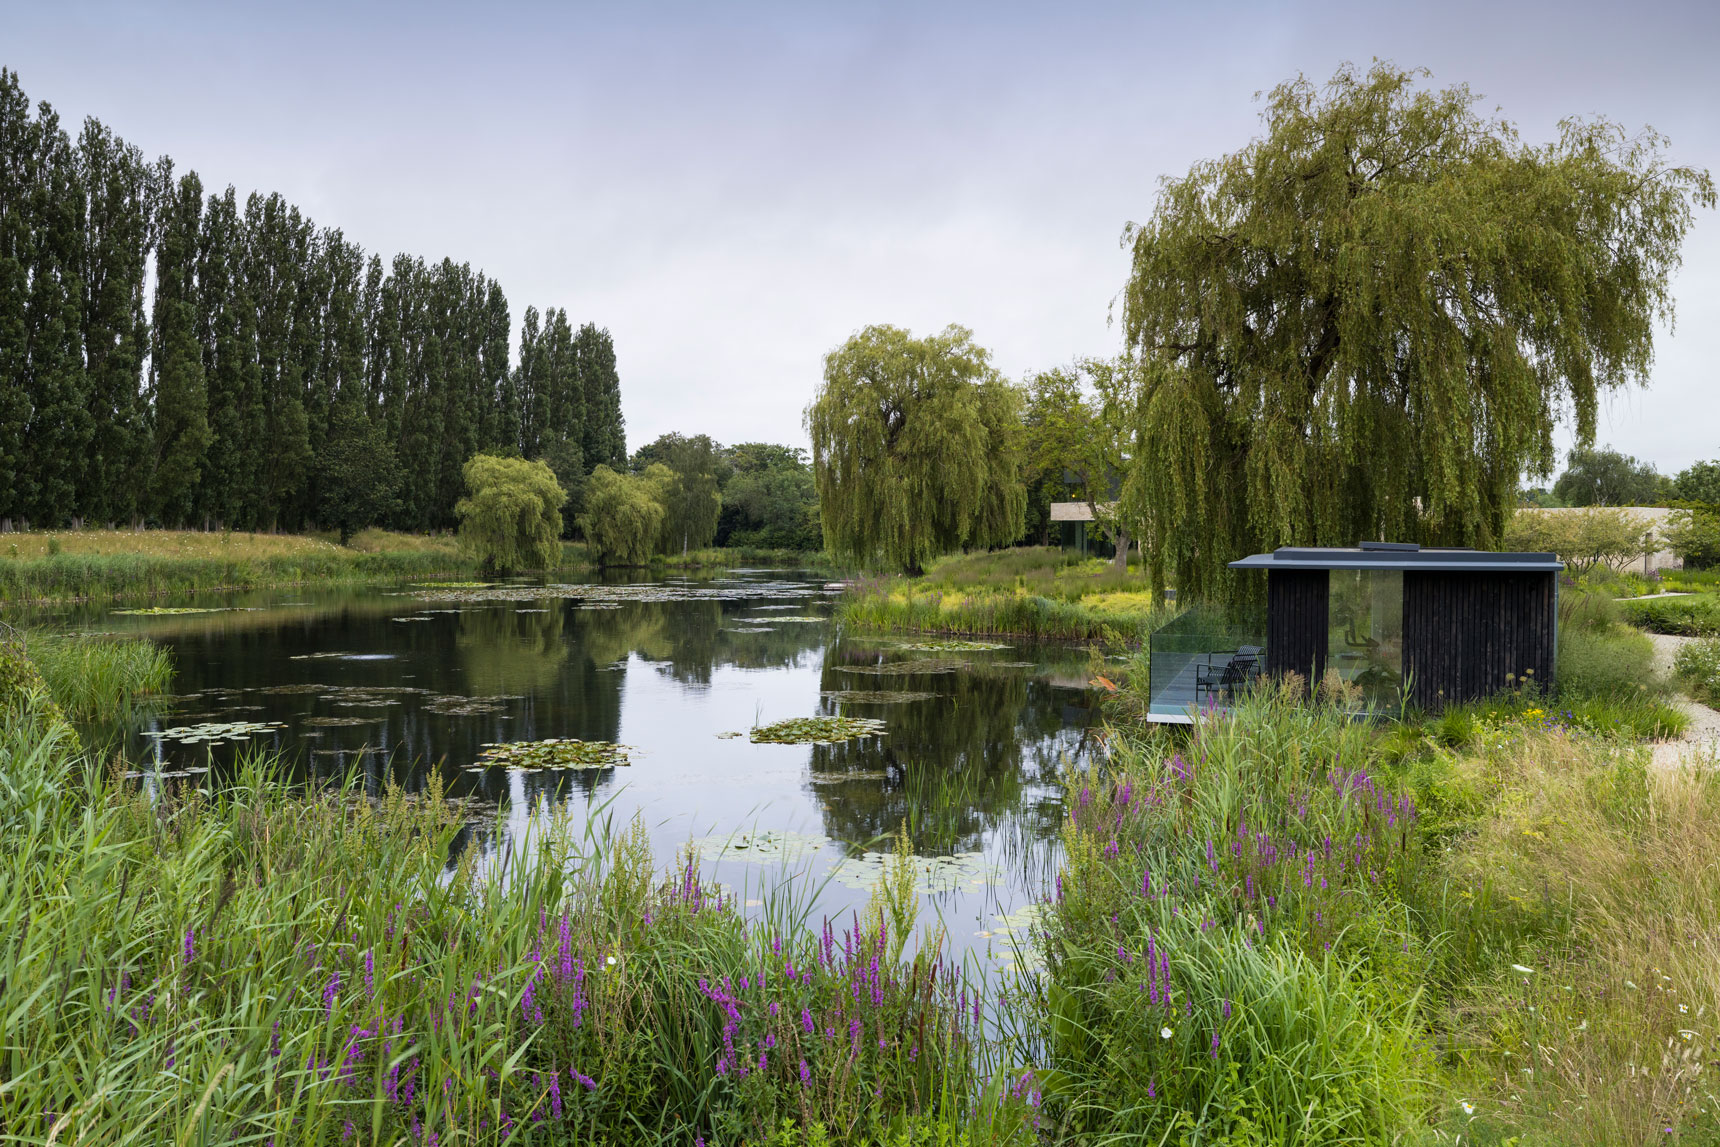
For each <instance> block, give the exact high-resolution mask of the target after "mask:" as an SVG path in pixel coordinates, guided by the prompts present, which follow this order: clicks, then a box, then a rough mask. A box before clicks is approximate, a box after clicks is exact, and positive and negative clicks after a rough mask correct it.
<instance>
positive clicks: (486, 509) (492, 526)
mask: <svg viewBox="0 0 1720 1147" xmlns="http://www.w3.org/2000/svg"><path fill="white" fill-rule="evenodd" d="M465 478H466V488H467V490H468V491H469V494H468V495H467V496H466V497H464V498H462V499H460V501H459V504H457V505H456V506H455V507H454V512H455V513H456V514H458V515H459V517H460V546H461V548H462V549H464V550H465V551H466V552H467V553H470V554H471V555H472V556H473V557H475V558H477V560H478V562H479V564H480V566H481V567H482V568H483V569H484V570H485V571H491V572H493V571H504V570H516V569H553V568H554V567H555V565H556V564H557V562H558V561H559V560H560V557H561V505H562V503H563V502H564V501H566V500H567V494H566V493H565V492H564V491H563V490H562V488H561V487H560V486H558V485H556V482H555V475H554V474H553V473H551V472H550V468H549V467H548V466H546V465H544V464H543V463H542V462H527V461H525V460H524V459H520V458H498V457H496V456H495V455H492V454H475V455H473V456H472V459H471V460H470V461H469V462H467V463H466V467H465Z"/></svg>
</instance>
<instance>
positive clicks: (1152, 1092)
mask: <svg viewBox="0 0 1720 1147" xmlns="http://www.w3.org/2000/svg"><path fill="white" fill-rule="evenodd" d="M1158 1097H1159V1093H1158V1092H1157V1091H1156V1090H1154V1088H1153V1081H1152V1080H1151V1079H1148V1080H1147V1098H1148V1099H1157V1098H1158Z"/></svg>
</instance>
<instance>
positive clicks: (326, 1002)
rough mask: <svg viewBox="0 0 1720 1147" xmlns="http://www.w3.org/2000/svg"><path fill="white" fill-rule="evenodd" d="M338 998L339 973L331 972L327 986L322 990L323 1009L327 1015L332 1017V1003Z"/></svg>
mask: <svg viewBox="0 0 1720 1147" xmlns="http://www.w3.org/2000/svg"><path fill="white" fill-rule="evenodd" d="M339 996H340V972H339V971H338V970H336V971H334V972H331V973H330V974H329V978H328V984H327V985H326V986H325V987H324V988H323V1008H324V1010H325V1011H326V1012H327V1014H329V1015H331V1016H332V1015H334V1002H335V1000H336V999H337V998H338V997H339Z"/></svg>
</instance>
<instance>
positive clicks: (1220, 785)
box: [1016, 695, 1720, 1147]
mask: <svg viewBox="0 0 1720 1147" xmlns="http://www.w3.org/2000/svg"><path fill="white" fill-rule="evenodd" d="M1427 732H1428V731H1427V730H1418V729H1415V728H1406V727H1390V728H1383V729H1375V728H1371V727H1369V726H1366V725H1363V724H1358V723H1355V722H1352V721H1349V720H1346V719H1344V718H1343V717H1342V716H1340V715H1337V714H1334V713H1332V712H1331V711H1330V710H1322V709H1318V708H1310V707H1306V706H1303V705H1301V704H1299V703H1296V702H1294V701H1292V700H1291V699H1289V698H1287V697H1282V696H1273V695H1263V696H1258V697H1255V698H1253V699H1251V700H1250V701H1249V702H1247V703H1246V704H1244V705H1243V706H1242V707H1241V708H1240V710H1239V711H1238V712H1237V713H1236V715H1235V716H1234V717H1232V718H1230V719H1227V720H1222V721H1215V722H1208V723H1205V724H1202V725H1200V726H1198V727H1197V728H1196V729H1195V730H1194V731H1193V732H1192V735H1183V736H1177V737H1173V736H1167V735H1163V734H1152V733H1148V732H1146V731H1145V730H1141V729H1122V730H1118V731H1117V732H1116V735H1115V737H1114V740H1113V758H1112V768H1111V770H1110V771H1109V775H1107V776H1105V777H1104V778H1103V779H1094V778H1072V779H1071V782H1070V787H1069V791H1068V798H1067V799H1068V803H1069V807H1070V809H1071V812H1072V816H1071V822H1070V825H1069V827H1068V829H1067V831H1066V834H1065V846H1066V849H1067V862H1066V867H1065V870H1064V872H1063V874H1062V879H1061V880H1060V881H1059V885H1058V888H1057V892H1056V894H1055V898H1054V903H1053V904H1052V906H1051V908H1050V911H1049V914H1048V917H1047V919H1046V921H1045V928H1044V933H1043V936H1044V939H1043V944H1044V951H1045V956H1046V959H1047V967H1048V972H1047V975H1046V977H1045V979H1044V980H1043V981H1041V982H1040V983H1039V984H1037V985H1035V986H1034V994H1033V996H1032V1006H1030V1007H1023V1008H1021V1009H1019V1010H1018V1012H1017V1013H1016V1014H1017V1016H1018V1017H1019V1019H1020V1022H1021V1023H1022V1024H1023V1025H1024V1027H1025V1028H1026V1030H1025V1032H1024V1033H1023V1036H1024V1038H1031V1039H1035V1040H1037V1041H1038V1042H1040V1043H1041V1044H1042V1046H1043V1047H1044V1048H1045V1057H1044V1060H1043V1062H1042V1063H1041V1064H1039V1065H1038V1068H1037V1070H1038V1072H1039V1074H1040V1076H1041V1079H1042V1080H1043V1087H1044V1092H1045V1096H1046V1109H1045V1110H1046V1115H1047V1118H1048V1119H1049V1120H1053V1121H1055V1122H1057V1123H1058V1124H1060V1125H1061V1126H1064V1127H1066V1128H1068V1129H1069V1130H1070V1131H1071V1132H1073V1133H1077V1134H1079V1135H1082V1136H1087V1137H1090V1138H1091V1139H1093V1140H1094V1141H1123V1140H1125V1139H1126V1140H1127V1141H1147V1142H1180V1141H1184V1139H1183V1138H1182V1137H1184V1136H1186V1137H1187V1140H1186V1141H1189V1142H1195V1141H1198V1142H1203V1143H1205V1142H1211V1143H1218V1142H1225V1143H1272V1144H1297V1143H1307V1144H1314V1143H1334V1142H1346V1143H1391V1142H1400V1143H1416V1142H1422V1143H1435V1142H1440V1143H1453V1142H1456V1141H1459V1140H1457V1136H1461V1137H1462V1138H1461V1142H1464V1143H1470V1142H1474V1143H1505V1142H1515V1143H1519V1144H1522V1145H1524V1147H1528V1145H1530V1144H1549V1145H1551V1144H1646V1143H1651V1142H1655V1143H1669V1142H1676V1143H1713V1142H1716V1141H1717V1136H1720V1106H1717V1099H1720V1097H1717V1095H1716V1088H1715V1087H1714V1085H1713V1082H1712V1074H1711V1068H1710V1067H1709V1066H1708V1065H1710V1064H1711V1061H1712V1060H1713V1059H1714V1058H1715V1057H1716V1055H1720V1038H1717V1031H1716V1019H1717V1016H1720V973H1717V970H1720V946H1717V945H1720V775H1717V774H1716V773H1715V772H1714V771H1713V770H1683V771H1677V772H1666V773H1655V774H1652V775H1651V774H1650V772H1649V770H1648V768H1647V764H1646V762H1647V755H1646V751H1645V749H1644V748H1643V747H1642V746H1640V745H1638V744H1636V743H1634V742H1631V741H1629V740H1625V739H1621V738H1618V737H1610V736H1609V737H1600V736H1596V735H1594V734H1591V733H1589V732H1586V731H1584V730H1581V729H1573V728H1571V727H1568V726H1566V725H1563V724H1561V723H1560V722H1558V721H1556V720H1549V719H1548V716H1547V714H1546V713H1544V712H1542V713H1539V714H1533V715H1531V714H1527V713H1526V714H1524V715H1523V716H1522V717H1520V718H1517V719H1512V720H1505V721H1500V722H1495V723H1491V724H1488V725H1485V726H1478V727H1477V728H1475V729H1474V730H1473V731H1472V733H1471V735H1470V736H1468V737H1466V738H1462V739H1456V738H1453V739H1452V740H1453V741H1455V743H1445V742H1442V741H1440V740H1438V739H1435V738H1433V737H1430V736H1427V735H1426V733H1427ZM1513 1136H1515V1137H1517V1138H1511V1137H1513Z"/></svg>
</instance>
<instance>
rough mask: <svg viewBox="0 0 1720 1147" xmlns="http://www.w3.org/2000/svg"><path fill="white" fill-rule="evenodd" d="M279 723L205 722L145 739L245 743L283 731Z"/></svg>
mask: <svg viewBox="0 0 1720 1147" xmlns="http://www.w3.org/2000/svg"><path fill="white" fill-rule="evenodd" d="M285 727H286V726H285V725H283V724H282V723H281V722H279V721H206V722H204V723H203V724H201V725H175V726H174V727H173V728H171V729H159V730H151V731H149V732H146V733H144V734H143V735H144V736H145V737H151V738H156V739H159V740H163V741H177V742H178V743H179V744H181V745H203V744H210V743H212V742H215V741H245V740H249V739H250V738H251V737H253V736H255V735H256V734H258V733H266V732H268V731H269V730H270V729H283V728H285Z"/></svg>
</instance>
